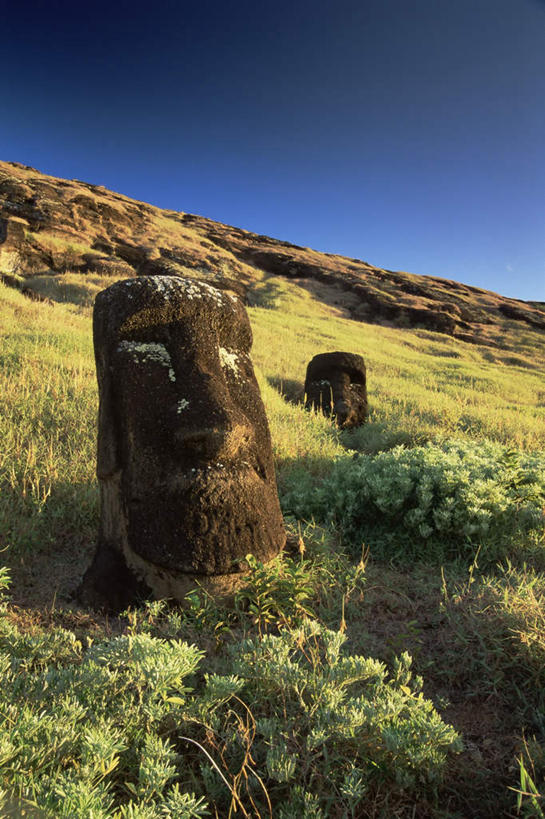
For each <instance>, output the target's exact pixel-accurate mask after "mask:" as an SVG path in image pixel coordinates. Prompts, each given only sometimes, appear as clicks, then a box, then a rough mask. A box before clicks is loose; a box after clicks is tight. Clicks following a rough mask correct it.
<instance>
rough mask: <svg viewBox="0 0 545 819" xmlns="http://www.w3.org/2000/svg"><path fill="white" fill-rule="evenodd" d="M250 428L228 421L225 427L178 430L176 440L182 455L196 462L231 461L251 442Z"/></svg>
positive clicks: (204, 426)
mask: <svg viewBox="0 0 545 819" xmlns="http://www.w3.org/2000/svg"><path fill="white" fill-rule="evenodd" d="M252 435H253V434H252V430H251V429H250V427H248V426H246V425H244V424H241V423H233V422H232V421H229V422H228V423H226V424H225V425H222V426H221V427H220V426H207V425H206V424H205V423H203V425H202V427H199V428H192V429H183V428H182V429H180V430H179V431H178V432H177V434H176V440H177V441H178V443H179V444H180V445H181V447H182V449H183V451H184V453H186V454H187V455H189V456H191V457H194V458H196V459H198V460H205V461H221V460H226V461H232V460H233V459H234V458H236V457H237V456H240V455H242V454H243V453H244V451H245V450H246V449H247V447H248V445H249V443H250V441H251V440H252Z"/></svg>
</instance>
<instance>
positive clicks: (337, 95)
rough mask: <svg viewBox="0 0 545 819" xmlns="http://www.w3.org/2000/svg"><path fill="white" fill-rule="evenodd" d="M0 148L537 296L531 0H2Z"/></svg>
mask: <svg viewBox="0 0 545 819" xmlns="http://www.w3.org/2000/svg"><path fill="white" fill-rule="evenodd" d="M0 27H1V30H2V36H1V54H2V68H3V70H2V91H1V94H0V157H1V158H2V159H6V160H15V161H18V162H23V163H24V164H27V165H32V166H33V167H35V168H37V169H38V170H41V171H43V172H45V173H50V174H53V175H55V176H61V177H66V178H77V179H82V180H85V181H88V182H94V183H96V184H102V185H105V186H106V187H108V188H111V189H113V190H117V191H120V192H122V193H125V194H127V195H128V196H132V197H135V198H136V199H140V200H143V201H147V202H151V203H153V204H156V205H159V206H160V207H166V208H172V209H175V210H182V211H188V212H191V213H199V214H202V215H204V216H208V217H210V218H211V219H216V220H219V221H222V222H226V223H228V224H232V225H236V226H238V227H242V228H246V229H248V230H253V231H256V232H258V233H265V234H268V235H270V236H275V237H278V238H280V239H286V240H289V241H292V242H295V243H296V244H300V245H307V246H311V247H314V248H316V249H318V250H325V251H330V252H336V253H341V254H345V255H348V256H357V257H359V258H361V259H364V260H365V261H369V262H371V263H373V264H376V265H378V266H379V267H385V268H388V269H392V270H408V271H410V272H413V273H424V274H430V275H436V276H445V277H447V278H452V279H456V280H458V281H463V282H467V283H470V284H475V285H477V286H480V287H485V288H488V289H491V290H496V291H497V292H500V293H502V294H504V295H509V296H514V297H517V298H523V299H536V300H541V301H545V0H219V1H218V2H216V0H171V1H170V2H168V0H155V2H153V3H151V2H149V0H147V2H146V3H141V4H139V3H138V2H136V1H135V0H133V1H132V2H126V1H125V0H109V2H103V0H92V2H87V3H83V2H80V0H70V2H63V1H62V0H43V2H40V1H39V0H34V1H31V0H29V1H27V0H3V2H2V4H1V11H0Z"/></svg>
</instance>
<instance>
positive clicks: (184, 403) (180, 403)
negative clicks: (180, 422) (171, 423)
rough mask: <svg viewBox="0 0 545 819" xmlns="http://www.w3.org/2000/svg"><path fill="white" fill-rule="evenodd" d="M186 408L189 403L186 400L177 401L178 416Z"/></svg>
mask: <svg viewBox="0 0 545 819" xmlns="http://www.w3.org/2000/svg"><path fill="white" fill-rule="evenodd" d="M188 406H189V401H188V400H187V398H181V399H180V400H179V401H178V408H177V412H178V414H180V412H183V411H184V410H185V409H186V408H187V407H188Z"/></svg>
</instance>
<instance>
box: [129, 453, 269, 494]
mask: <svg viewBox="0 0 545 819" xmlns="http://www.w3.org/2000/svg"><path fill="white" fill-rule="evenodd" d="M222 478H225V479H228V478H235V479H237V478H238V479H241V480H243V481H244V480H248V479H250V480H252V481H254V480H255V479H256V478H257V479H258V480H259V481H262V482H263V481H266V480H267V475H266V473H265V470H264V469H263V467H261V466H260V464H259V463H258V462H257V461H256V462H255V463H250V462H249V461H246V460H244V461H235V462H231V463H229V462H227V463H224V462H223V461H215V462H214V463H211V464H207V465H206V466H204V467H191V468H190V469H186V470H185V471H184V472H181V473H179V474H177V475H175V476H174V478H173V480H172V481H171V482H169V484H168V486H165V484H164V483H161V484H160V483H157V484H156V485H155V486H154V489H155V490H157V493H158V494H160V495H162V494H164V493H165V492H166V493H167V494H172V493H173V492H176V491H180V490H187V489H191V488H192V487H195V488H198V489H202V488H205V487H206V486H208V484H209V483H212V482H218V479H219V481H221V479H222ZM131 500H132V501H133V502H138V503H139V502H143V501H144V500H146V502H147V501H149V494H148V493H146V495H145V496H144V497H143V498H137V497H133V498H131Z"/></svg>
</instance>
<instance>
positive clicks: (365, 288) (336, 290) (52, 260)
mask: <svg viewBox="0 0 545 819" xmlns="http://www.w3.org/2000/svg"><path fill="white" fill-rule="evenodd" d="M67 271H71V272H77V273H81V274H82V275H86V274H90V275H95V276H101V277H104V276H107V277H111V278H112V279H115V278H120V277H121V278H127V277H131V276H134V275H150V274H151V275H153V274H167V275H176V274H182V275H185V276H188V275H189V276H192V275H193V276H197V277H199V278H205V279H206V278H208V279H212V280H214V281H216V282H218V283H220V284H223V286H224V287H230V288H233V289H236V290H237V291H238V292H239V294H241V295H242V294H244V293H245V292H246V291H249V293H250V298H251V292H252V288H253V286H254V285H255V284H256V283H257V282H258V281H262V279H263V277H264V276H282V277H286V278H289V279H291V280H294V281H295V282H297V283H298V284H299V285H300V286H302V287H305V288H306V289H307V290H309V291H310V292H311V293H312V294H313V296H314V297H316V298H318V299H320V300H322V301H326V302H330V303H332V304H337V305H339V306H341V307H342V308H344V311H345V315H348V316H349V317H350V318H353V319H355V320H360V321H365V322H375V323H377V322H378V323H382V324H390V325H392V326H397V327H422V328H425V329H428V330H433V331H436V332H440V333H447V334H449V335H452V336H455V337H456V338H459V339H462V340H464V341H469V342H475V343H480V344H491V345H496V344H499V343H500V342H499V340H498V334H499V333H498V331H499V329H500V328H501V327H502V326H504V324H505V321H511V322H519V323H520V322H522V323H523V324H525V325H526V326H529V327H532V328H534V329H537V330H540V331H545V306H544V305H543V304H542V303H539V302H524V301H518V300H516V299H508V298H504V297H502V296H499V295H497V294H495V293H492V292H489V291H487V290H481V289H479V288H476V287H470V286H468V285H464V284H459V283H458V282H454V281H449V280H447V279H440V278H435V277H430V276H419V275H414V274H410V273H403V272H393V271H390V270H384V269H382V268H378V267H374V266H373V265H370V264H368V263H367V262H363V261H361V260H359V259H352V258H348V257H345V256H337V255H334V254H331V253H320V252H318V251H315V250H311V249H310V248H304V247H300V246H298V245H293V244H290V243H289V242H283V241H280V240H278V239H271V238H270V237H268V236H261V235H258V234H255V233H250V232H249V231H246V230H241V229H239V228H234V227H230V226H229V225H224V224H221V223H219V222H213V221H212V220H211V219H206V218H205V217H202V216H196V215H193V214H189V213H182V212H176V211H170V210H161V209H160V208H156V207H154V206H152V205H147V204H145V203H142V202H136V201H135V200H133V199H129V198H128V197H126V196H122V195H120V194H117V193H113V192H111V191H108V190H106V188H104V187H101V186H96V185H90V184H88V183H86V182H79V181H76V180H70V181H69V180H64V179H56V178H54V177H50V176H45V175H44V174H41V173H39V172H38V171H36V170H34V169H33V168H29V167H26V166H23V165H19V164H17V163H11V162H0V273H1V274H4V275H7V276H11V277H12V280H13V277H15V279H16V280H17V281H19V282H21V284H22V285H23V286H26V287H27V288H28V287H30V288H31V289H32V280H33V279H35V278H36V276H44V275H55V274H57V275H58V274H60V273H64V272H67ZM24 279H30V280H31V281H30V282H28V281H27V282H23V281H22V280H24Z"/></svg>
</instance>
